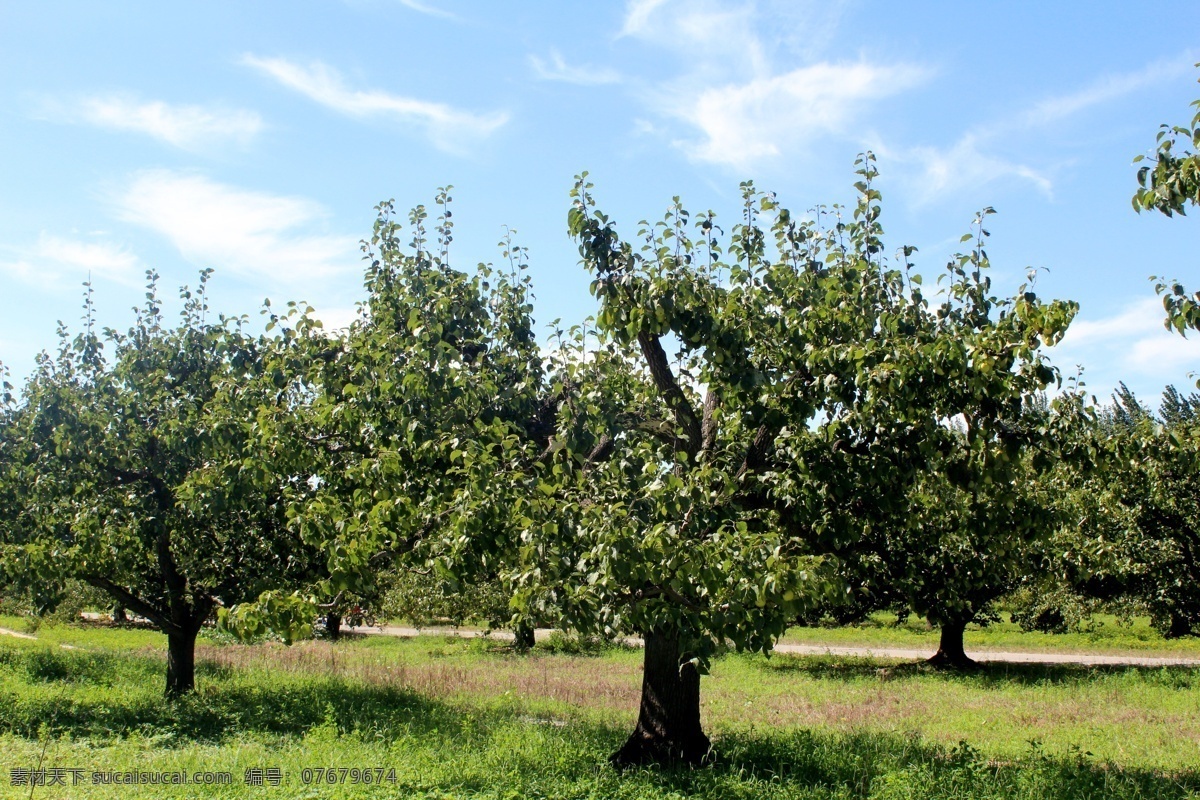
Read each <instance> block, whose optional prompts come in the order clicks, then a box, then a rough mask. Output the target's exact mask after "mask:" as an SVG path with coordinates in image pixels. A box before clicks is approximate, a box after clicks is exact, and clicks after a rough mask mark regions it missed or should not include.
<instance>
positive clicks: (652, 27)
mask: <svg viewBox="0 0 1200 800" xmlns="http://www.w3.org/2000/svg"><path fill="white" fill-rule="evenodd" d="M758 22H759V16H758V14H757V12H756V9H755V7H754V5H752V4H750V3H742V4H738V5H732V4H730V3H727V2H720V1H719V0H687V2H684V1H683V0H633V2H630V3H629V4H628V5H627V7H626V14H625V23H624V26H623V27H622V29H621V33H620V34H619V35H618V38H621V37H625V36H629V37H634V38H636V39H640V40H641V41H643V42H646V43H649V44H652V45H654V46H655V47H659V48H662V49H664V50H668V51H672V52H674V53H676V54H677V55H678V56H679V57H680V59H681V61H682V63H683V64H684V67H685V74H684V75H683V76H682V77H684V78H687V79H690V80H692V81H694V82H695V83H696V84H697V85H699V84H700V83H702V82H709V83H711V82H713V81H714V80H719V79H723V80H731V79H743V78H746V77H763V76H766V75H767V74H769V72H770V67H769V65H768V63H767V56H766V49H765V46H764V44H763V41H762V37H761V36H760V35H759V32H758Z"/></svg>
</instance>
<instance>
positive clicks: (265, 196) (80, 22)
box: [0, 0, 1200, 403]
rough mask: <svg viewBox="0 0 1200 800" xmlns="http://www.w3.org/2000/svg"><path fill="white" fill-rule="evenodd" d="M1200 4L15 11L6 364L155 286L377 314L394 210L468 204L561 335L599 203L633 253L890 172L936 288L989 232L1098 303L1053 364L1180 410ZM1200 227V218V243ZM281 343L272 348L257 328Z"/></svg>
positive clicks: (371, 0)
mask: <svg viewBox="0 0 1200 800" xmlns="http://www.w3.org/2000/svg"><path fill="white" fill-rule="evenodd" d="M1198 31H1200V4H1197V3H1195V2H1194V0H1189V1H1188V2H1158V3H1155V4H1153V5H1147V6H1138V5H1135V4H1128V3H1115V2H1113V3H1105V2H1092V3H1045V2H1040V3H1033V2H1006V3H993V4H965V3H950V2H945V3H932V2H930V3H923V4H908V3H903V4H902V3H884V2H853V1H851V2H835V1H831V0H827V1H826V2H807V1H806V0H790V1H787V2H785V1H784V0H743V1H742V2H737V1H736V0H734V1H731V2H717V1H716V0H711V1H710V0H691V1H690V2H683V1H682V0H630V2H627V3H619V2H610V3H588V4H583V3H561V2H523V3H501V2H495V0H492V1H491V2H483V1H482V0H481V1H480V2H468V1H467V0H461V1H458V2H456V1H455V0H345V1H344V2H337V1H336V0H327V1H326V2H316V1H315V0H313V1H310V2H304V1H303V0H294V1H293V2H288V3H274V2H258V3H241V2H236V3H235V2H206V3H156V4H150V3H133V2H120V1H119V0H113V1H112V2H106V3H103V4H99V3H90V2H86V3H85V2H77V3H65V2H54V0H45V1H44V2H39V3H18V2H14V1H13V0H0V362H3V363H5V364H7V365H8V366H9V367H10V368H11V369H12V372H13V374H14V376H16V377H18V378H19V377H23V376H24V375H26V374H27V373H28V372H29V370H30V369H31V368H32V365H33V358H34V355H35V353H36V352H37V351H39V350H41V349H43V348H52V347H54V345H55V342H56V339H55V328H56V321H57V320H59V319H62V320H65V321H66V322H67V323H68V324H69V325H71V326H73V327H77V325H78V320H79V317H80V314H81V307H80V298H81V291H82V290H81V283H82V282H83V281H84V280H85V279H86V278H87V275H88V274H89V272H90V274H91V275H92V279H93V283H94V286H95V290H96V301H97V304H98V306H99V317H100V320H101V322H102V324H107V325H112V326H114V327H121V326H123V325H127V324H128V322H129V321H130V319H131V312H130V307H131V306H133V305H135V304H136V303H138V302H139V301H140V299H141V297H142V293H143V289H142V283H143V277H142V276H143V273H144V271H145V270H146V269H147V268H153V269H155V270H157V271H158V272H159V273H161V275H162V286H163V289H164V293H165V294H168V295H169V296H174V290H175V289H176V288H177V287H178V286H179V285H181V284H183V283H194V282H195V279H196V274H197V272H198V270H199V269H201V268H204V267H213V268H214V269H215V270H216V273H215V276H214V279H213V284H212V287H213V288H212V294H213V307H214V308H215V309H216V310H218V311H222V312H225V313H227V314H241V313H249V314H252V315H256V314H257V310H258V308H259V307H260V305H261V303H262V300H263V298H265V297H270V298H271V299H272V301H274V302H275V303H279V302H281V301H285V300H288V299H297V300H299V299H304V300H308V301H309V302H311V303H312V304H313V305H314V306H316V307H317V308H318V310H319V312H320V314H321V315H322V316H323V317H324V318H325V319H326V320H327V322H328V323H329V324H331V325H336V324H338V323H341V322H344V321H345V320H347V319H348V318H349V317H350V315H351V314H352V311H353V308H354V304H355V302H356V301H358V300H360V299H361V298H362V290H361V270H362V263H361V260H360V258H361V253H360V252H359V245H358V243H359V240H360V239H362V238H364V237H366V236H368V235H369V233H370V228H371V223H372V220H373V216H374V212H373V208H374V206H375V204H376V203H377V202H379V201H380V200H382V199H386V198H392V197H394V198H395V199H396V202H397V205H398V206H399V207H400V208H402V209H407V208H409V207H411V206H413V205H416V204H418V203H424V204H426V205H432V200H433V197H434V193H435V191H436V189H437V187H439V186H443V185H446V184H453V185H454V187H455V189H454V191H453V196H454V219H455V222H456V229H455V238H456V240H455V243H454V248H453V250H452V259H453V260H455V261H456V263H457V264H458V265H460V266H463V267H468V266H470V265H473V264H475V263H477V262H479V261H498V260H499V259H500V253H499V250H498V249H497V247H496V242H497V241H498V240H499V239H500V238H501V237H502V236H503V234H504V230H505V226H506V225H507V226H510V227H511V228H514V229H516V231H517V234H516V239H517V240H518V242H519V243H520V244H523V245H525V246H527V247H528V248H529V250H530V259H531V266H532V270H531V272H532V275H533V278H534V285H535V291H536V294H537V303H536V313H537V317H538V319H539V321H541V322H549V321H550V320H552V319H554V318H562V319H563V320H565V321H568V322H574V321H578V320H580V319H582V318H583V317H585V316H587V315H588V314H590V313H591V312H592V311H593V304H592V301H591V298H590V297H589V296H588V294H587V288H586V287H587V277H586V275H585V273H584V272H583V270H582V268H581V267H579V266H578V263H577V262H578V255H577V253H576V250H575V247H574V245H573V244H572V243H571V242H570V240H569V239H568V237H567V234H566V210H567V208H568V198H567V192H568V190H569V189H570V186H571V183H572V177H573V176H574V175H575V174H576V173H577V172H579V171H581V170H584V169H586V170H589V171H590V172H591V175H592V179H593V180H594V182H595V183H596V196H597V199H598V200H599V202H600V205H601V207H602V208H603V209H604V210H606V211H607V212H608V213H609V214H610V215H612V216H614V217H615V218H616V219H617V221H618V223H619V224H621V225H622V226H623V230H625V231H626V232H627V233H628V234H629V235H632V233H633V231H634V230H635V224H636V222H637V221H638V220H640V219H643V218H655V217H657V216H659V215H661V213H662V212H663V210H664V209H665V207H666V205H667V203H668V202H669V201H670V199H671V197H672V196H673V195H680V196H681V197H682V199H683V201H684V203H685V205H686V206H687V207H689V208H690V209H692V210H693V211H701V210H705V209H710V208H711V209H713V210H715V211H716V212H717V213H718V215H720V216H722V217H724V218H725V219H727V220H732V218H733V217H734V216H735V215H736V213H737V207H738V183H739V182H740V181H742V180H745V179H747V178H750V179H753V180H754V181H755V182H756V184H757V185H758V186H759V187H760V188H763V189H770V190H773V191H775V192H776V193H777V195H778V197H779V199H780V200H781V202H783V203H784V204H785V205H787V206H789V207H790V208H792V209H793V210H794V211H797V212H800V211H803V210H805V209H808V208H811V207H813V206H814V205H816V204H818V203H824V204H830V203H835V202H841V203H847V202H852V200H853V194H852V189H851V184H852V183H853V179H854V175H853V169H854V167H853V162H854V158H855V155H856V154H857V153H858V152H860V151H862V150H865V149H872V150H874V151H875V152H876V154H877V155H878V157H879V167H880V170H881V172H882V175H881V179H880V183H879V188H880V189H881V190H882V191H883V194H884V216H883V223H884V226H885V229H886V230H887V233H888V248H889V251H894V250H895V249H897V248H899V247H900V246H901V245H902V244H911V245H916V246H917V247H918V248H919V253H918V254H917V265H918V270H919V271H922V272H923V273H925V274H926V275H928V276H932V275H934V274H936V273H937V272H938V271H939V270H940V268H941V267H942V265H943V264H944V262H945V260H946V259H947V258H948V257H949V256H950V255H952V254H953V252H954V251H955V250H956V249H957V247H958V240H959V236H960V235H961V234H962V233H964V232H965V231H967V229H968V227H969V225H970V222H971V219H972V217H973V216H974V213H975V212H976V211H977V210H978V209H980V208H982V207H983V206H988V205H990V206H993V207H995V208H996V209H997V211H998V214H997V216H995V217H994V218H992V224H991V225H990V226H989V228H990V230H991V232H992V241H991V244H990V247H989V253H990V255H991V257H992V261H993V263H994V266H995V271H994V274H993V280H994V281H995V283H996V284H997V286H998V287H1000V288H1004V289H1007V290H1012V289H1015V288H1016V285H1017V284H1018V283H1019V282H1020V281H1021V280H1022V279H1023V277H1024V275H1025V273H1026V271H1027V270H1028V269H1029V268H1030V267H1037V268H1045V270H1046V271H1043V272H1042V273H1041V274H1040V277H1039V279H1038V290H1039V292H1041V293H1043V294H1045V295H1048V296H1052V297H1061V298H1070V299H1074V300H1077V301H1079V302H1080V304H1081V305H1082V312H1081V314H1080V316H1079V317H1078V319H1077V321H1076V323H1075V325H1074V326H1073V330H1072V332H1071V333H1070V334H1069V336H1068V339H1067V340H1066V341H1065V342H1064V344H1063V345H1062V346H1061V347H1059V348H1057V350H1056V351H1055V352H1054V362H1055V363H1056V364H1058V365H1059V366H1060V367H1061V368H1062V369H1063V370H1064V372H1065V373H1074V371H1075V366H1076V365H1077V364H1081V365H1082V366H1083V367H1084V368H1085V372H1084V380H1085V381H1086V382H1087V384H1088V386H1089V388H1090V389H1091V390H1093V391H1095V392H1096V393H1098V394H1100V395H1101V396H1102V397H1103V396H1105V395H1106V394H1107V393H1108V392H1109V391H1111V389H1112V387H1113V386H1114V385H1115V384H1116V382H1117V381H1119V380H1124V381H1126V382H1127V383H1128V384H1129V385H1130V386H1131V387H1133V388H1134V389H1135V390H1136V391H1138V392H1139V394H1140V395H1142V396H1143V399H1144V400H1147V401H1153V402H1155V403H1156V402H1157V396H1158V394H1159V393H1160V392H1161V390H1162V388H1163V386H1164V385H1166V384H1168V383H1175V384H1177V385H1179V386H1180V387H1181V388H1183V387H1184V386H1186V385H1190V384H1189V381H1188V378H1187V375H1188V373H1189V372H1194V371H1200V335H1195V334H1193V337H1192V338H1191V339H1190V340H1184V339H1182V338H1181V337H1178V336H1173V335H1171V334H1169V333H1167V332H1166V331H1165V330H1163V329H1162V311H1161V305H1160V304H1159V302H1158V300H1157V298H1156V297H1155V295H1154V291H1153V288H1152V286H1151V284H1150V282H1149V281H1148V280H1147V278H1148V276H1149V275H1151V274H1159V275H1167V276H1170V277H1177V278H1180V279H1182V280H1183V281H1184V282H1185V284H1188V285H1190V286H1193V287H1195V286H1197V285H1200V247H1198V246H1197V245H1198V243H1200V227H1198V224H1200V221H1198V220H1197V219H1195V218H1194V217H1188V218H1184V219H1174V220H1167V219H1165V218H1162V217H1160V216H1158V215H1154V216H1151V215H1147V214H1143V215H1141V216H1139V215H1137V214H1135V213H1134V212H1133V210H1132V208H1131V206H1130V196H1131V195H1132V193H1133V190H1134V167H1133V166H1132V165H1131V160H1132V158H1133V156H1134V155H1136V154H1138V153H1143V152H1149V150H1150V149H1151V148H1152V147H1153V142H1154V134H1155V132H1156V130H1157V126H1158V124H1159V123H1161V122H1172V123H1182V122H1184V121H1186V120H1187V119H1190V116H1191V109H1189V108H1188V103H1189V102H1191V101H1192V100H1194V99H1196V98H1197V97H1200V85H1198V84H1197V82H1196V80H1197V78H1198V77H1200V69H1197V68H1196V67H1194V66H1193V65H1194V64H1195V63H1196V62H1197V61H1200V37H1197V32H1198ZM1197 216H1200V215H1197ZM256 319H257V317H256Z"/></svg>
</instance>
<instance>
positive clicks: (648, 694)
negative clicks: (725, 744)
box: [609, 630, 711, 767]
mask: <svg viewBox="0 0 1200 800" xmlns="http://www.w3.org/2000/svg"><path fill="white" fill-rule="evenodd" d="M643 640H644V641H645V654H644V656H643V658H644V665H645V666H644V668H643V672H642V706H641V710H640V712H639V713H638V721H637V727H636V728H634V729H633V733H632V734H631V735H630V736H629V739H628V741H626V742H625V744H624V745H623V746H622V747H621V749H620V750H618V751H617V752H615V753H613V755H612V756H611V758H610V759H609V760H610V761H611V762H612V763H613V764H614V765H615V766H618V767H624V766H631V765H635V764H679V763H683V764H691V765H699V764H702V763H704V762H705V761H707V760H708V759H709V753H710V748H711V744H710V742H709V740H708V737H707V736H705V735H704V731H703V730H702V729H701V728H700V673H699V672H698V671H697V670H696V667H695V665H693V664H690V663H684V664H681V663H680V652H679V633H678V631H675V630H667V631H648V632H647V633H646V634H645V635H644V636H643Z"/></svg>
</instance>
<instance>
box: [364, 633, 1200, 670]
mask: <svg viewBox="0 0 1200 800" xmlns="http://www.w3.org/2000/svg"><path fill="white" fill-rule="evenodd" d="M350 630H352V631H354V632H355V633H367V634H373V635H376V636H401V637H405V638H411V637H414V636H461V637H462V638H464V639H475V638H479V637H482V636H487V637H489V638H491V639H496V640H498V641H502V642H511V641H512V638H513V635H512V633H511V632H510V631H492V632H491V633H487V632H485V631H481V630H475V629H471V628H406V627H402V626H396V625H385V626H382V627H378V628H351V629H350ZM551 632H552V631H550V630H546V629H538V631H537V638H538V640H543V639H546V638H547V637H549V636H550V634H551ZM624 642H625V643H626V644H629V645H632V646H634V647H641V646H642V640H641V639H637V638H633V637H630V638H627V639H625V640H624ZM775 652H777V653H789V654H792V655H804V656H824V655H833V656H857V657H870V658H894V659H897V660H901V661H924V660H925V659H927V658H929V657H930V656H931V655H933V653H932V651H930V650H915V649H912V648H900V647H845V646H841V645H837V646H835V645H823V644H777V645H775ZM968 655H970V656H971V657H972V658H974V659H975V660H976V661H980V662H985V663H986V662H998V663H1006V664H1081V665H1084V666H1117V667H1120V666H1124V667H1200V658H1174V657H1166V656H1139V655H1134V654H1132V653H1131V654H1129V655H1098V654H1091V653H1020V652H1006V651H1002V650H976V651H972V652H970V653H968Z"/></svg>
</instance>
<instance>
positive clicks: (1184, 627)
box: [1163, 613, 1192, 639]
mask: <svg viewBox="0 0 1200 800" xmlns="http://www.w3.org/2000/svg"><path fill="white" fill-rule="evenodd" d="M1191 635H1192V623H1191V622H1189V621H1188V620H1187V618H1186V617H1184V616H1182V615H1180V614H1175V613H1172V614H1171V621H1170V624H1169V626H1168V627H1167V632H1166V633H1164V634H1163V638H1164V639H1178V638H1180V637H1182V636H1191Z"/></svg>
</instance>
